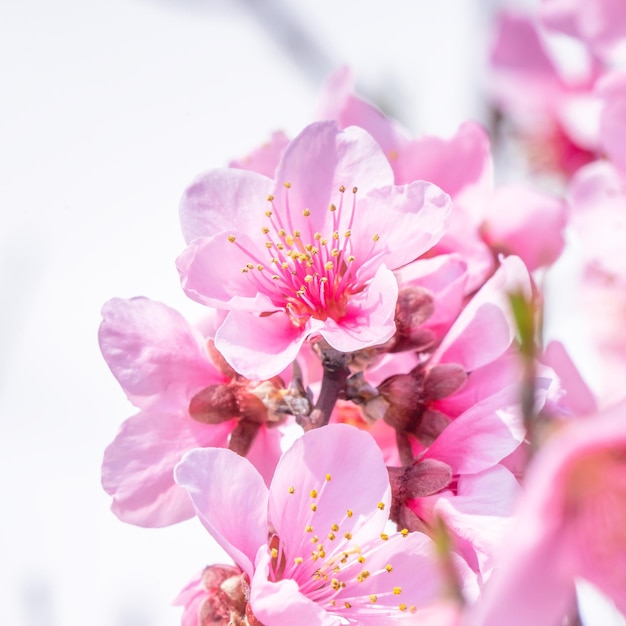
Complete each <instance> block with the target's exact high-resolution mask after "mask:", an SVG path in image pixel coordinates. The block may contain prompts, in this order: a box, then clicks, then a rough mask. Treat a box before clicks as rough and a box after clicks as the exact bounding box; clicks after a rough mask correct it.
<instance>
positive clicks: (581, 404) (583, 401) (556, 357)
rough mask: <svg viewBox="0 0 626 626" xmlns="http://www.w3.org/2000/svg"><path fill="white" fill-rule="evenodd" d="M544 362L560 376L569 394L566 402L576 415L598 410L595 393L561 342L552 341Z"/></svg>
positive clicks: (544, 356)
mask: <svg viewBox="0 0 626 626" xmlns="http://www.w3.org/2000/svg"><path fill="white" fill-rule="evenodd" d="M542 361H543V362H544V363H545V364H546V365H549V366H550V367H552V368H553V369H554V371H555V372H556V373H557V374H558V377H559V380H560V382H561V385H562V386H563V388H564V389H565V391H566V394H567V395H566V397H565V399H564V402H565V403H566V405H567V407H568V408H569V409H570V411H571V412H572V413H573V414H574V415H585V414H587V413H591V412H592V411H595V410H596V409H597V404H596V400H595V398H594V396H593V393H592V392H591V390H590V389H589V387H588V386H587V383H586V382H585V381H584V379H583V377H582V376H581V374H580V372H579V371H578V369H577V368H576V366H575V365H574V362H573V361H572V359H571V358H570V356H569V354H568V353H567V351H566V349H565V346H564V345H563V344H562V343H561V342H559V341H551V342H550V343H549V344H548V347H547V348H546V351H545V353H544V355H543V358H542Z"/></svg>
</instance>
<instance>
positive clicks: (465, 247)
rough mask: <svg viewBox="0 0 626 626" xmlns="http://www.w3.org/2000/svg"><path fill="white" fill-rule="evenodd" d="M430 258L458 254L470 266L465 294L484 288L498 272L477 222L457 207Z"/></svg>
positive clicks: (468, 267)
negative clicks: (485, 283)
mask: <svg viewBox="0 0 626 626" xmlns="http://www.w3.org/2000/svg"><path fill="white" fill-rule="evenodd" d="M431 254H438V255H440V254H458V255H460V256H461V257H462V258H463V260H464V261H465V263H467V274H468V275H467V283H466V285H465V294H466V295H469V294H472V293H474V292H475V291H476V290H477V289H479V288H480V287H482V286H483V284H484V282H485V281H486V280H487V278H489V276H491V275H492V274H493V272H494V270H495V268H496V262H495V259H494V255H493V252H492V251H491V250H490V249H489V247H488V246H487V244H486V243H485V242H484V241H483V240H482V237H481V236H480V233H479V231H478V225H477V224H476V223H475V221H474V219H473V218H472V217H470V215H469V214H468V213H467V212H466V211H465V210H464V209H463V208H462V207H459V206H458V205H455V207H454V209H453V212H452V219H451V220H450V225H449V227H448V230H447V231H446V233H445V234H444V236H443V237H442V238H441V241H440V242H439V243H438V244H437V245H436V246H435V247H434V248H433V250H432V251H431Z"/></svg>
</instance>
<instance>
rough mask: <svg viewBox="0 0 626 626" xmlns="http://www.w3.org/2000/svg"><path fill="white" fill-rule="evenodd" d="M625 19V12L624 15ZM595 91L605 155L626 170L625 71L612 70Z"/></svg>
mask: <svg viewBox="0 0 626 626" xmlns="http://www.w3.org/2000/svg"><path fill="white" fill-rule="evenodd" d="M624 19H626V14H625V15H624ZM597 93H598V94H599V96H600V97H601V98H602V99H603V101H604V107H603V109H602V113H601V116H600V140H601V142H602V147H603V148H604V150H605V151H606V154H607V156H608V157H609V159H611V161H613V163H614V164H615V165H616V166H617V167H619V168H620V169H621V170H623V171H624V170H626V72H613V73H612V74H609V75H608V76H606V77H605V78H603V79H602V80H601V81H600V83H599V84H598V87H597Z"/></svg>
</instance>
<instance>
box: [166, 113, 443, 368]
mask: <svg viewBox="0 0 626 626" xmlns="http://www.w3.org/2000/svg"><path fill="white" fill-rule="evenodd" d="M393 182H394V181H393V173H392V171H391V168H390V166H389V164H388V162H387V160H386V158H385V156H384V154H383V153H382V151H381V150H380V148H379V147H378V145H377V144H376V142H375V141H374V139H373V138H372V137H371V136H370V135H368V134H367V133H366V132H365V131H363V130H361V129H359V128H356V127H351V128H348V129H344V130H338V129H337V127H336V125H335V123H334V122H320V123H316V124H312V125H310V126H308V127H307V128H306V129H305V130H304V131H302V133H301V134H300V135H299V136H298V137H296V139H294V140H293V141H292V142H291V143H290V144H289V146H288V147H287V148H286V150H285V152H284V154H283V156H282V159H281V161H280V163H279V165H278V168H277V170H276V177H275V180H271V179H270V178H267V177H265V176H262V175H260V174H257V173H255V172H251V171H246V170H239V169H224V170H212V171H209V172H208V173H206V174H204V175H202V176H200V177H199V178H198V179H197V180H196V181H195V182H194V183H193V184H192V185H191V187H189V189H188V190H187V192H186V193H185V195H184V197H183V200H182V203H181V221H182V226H183V232H184V234H185V237H186V239H187V241H188V242H189V247H188V248H187V249H186V250H185V251H184V252H183V254H182V255H181V256H180V257H179V259H178V268H179V271H180V274H181V279H182V284H183V287H184V289H185V291H186V293H187V294H188V295H189V296H190V297H192V298H194V299H195V300H197V301H199V302H201V303H203V304H207V305H210V306H215V307H217V308H221V309H225V310H228V311H229V313H228V315H227V317H226V319H225V320H224V322H223V324H222V325H221V327H220V328H219V329H218V331H217V333H216V336H215V345H216V347H217V348H218V350H219V351H220V352H221V353H222V354H223V355H224V357H225V358H226V359H227V361H228V362H229V363H230V364H231V365H232V366H233V367H234V368H235V369H236V370H237V371H238V372H239V373H240V374H242V375H244V376H247V377H248V378H253V377H255V378H270V377H271V376H274V375H276V374H277V373H278V372H280V371H281V370H283V369H284V368H285V367H286V366H287V365H288V364H289V363H290V362H291V361H293V359H294V358H295V356H296V355H297V353H298V351H299V349H300V347H301V346H302V344H303V342H304V341H305V340H306V339H307V338H314V337H323V338H324V339H325V340H326V341H327V342H328V343H329V344H330V345H331V346H332V347H333V348H335V349H337V350H340V351H342V352H352V351H355V350H358V349H361V348H365V347H369V346H373V345H377V344H381V343H384V342H385V341H387V340H388V339H389V338H390V337H391V336H392V335H393V332H394V330H395V326H394V322H393V314H394V310H395V305H396V298H397V292H398V286H397V282H396V279H395V277H394V275H393V272H392V270H394V269H396V268H399V267H402V266H403V265H406V264H407V263H409V262H410V261H413V260H414V259H416V258H417V257H419V256H420V255H421V254H423V253H424V252H426V251H427V250H428V249H429V248H431V247H432V246H433V245H434V244H435V243H437V241H438V240H439V239H440V237H441V236H442V234H443V232H444V230H445V227H446V222H447V218H448V214H449V212H450V199H449V197H448V196H447V195H446V194H445V193H443V192H442V191H441V190H440V189H439V188H437V187H436V186H434V185H432V184H430V183H426V182H424V181H416V182H413V183H411V184H408V185H403V186H395V185H394V184H393ZM218 259H219V262H218V261H217V260H218Z"/></svg>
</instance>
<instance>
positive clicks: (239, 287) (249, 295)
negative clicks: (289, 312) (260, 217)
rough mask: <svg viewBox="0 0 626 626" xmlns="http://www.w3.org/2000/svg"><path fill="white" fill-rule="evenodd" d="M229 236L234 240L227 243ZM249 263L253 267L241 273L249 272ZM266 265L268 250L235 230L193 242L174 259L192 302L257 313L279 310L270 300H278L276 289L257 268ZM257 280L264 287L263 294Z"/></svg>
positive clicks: (267, 277) (267, 262) (184, 287)
mask: <svg viewBox="0 0 626 626" xmlns="http://www.w3.org/2000/svg"><path fill="white" fill-rule="evenodd" d="M260 231H261V229H260V228H259V232H260ZM230 236H232V237H235V241H233V242H231V241H229V239H228V237H230ZM249 263H252V264H253V268H251V269H250V271H246V272H242V269H246V270H248V268H247V266H248V264H249ZM265 264H269V260H268V259H267V251H266V250H265V249H264V248H263V249H261V248H258V247H257V246H256V244H255V242H254V241H253V240H252V239H251V238H250V237H248V235H246V234H245V233H241V232H238V231H228V232H222V233H221V234H219V235H217V236H215V237H204V238H201V239H196V240H195V241H194V242H193V243H191V244H190V245H189V246H188V248H187V249H186V250H184V251H183V253H182V254H181V255H180V256H179V257H178V259H176V265H177V267H178V272H179V274H180V278H181V283H182V286H183V289H184V290H185V293H186V294H187V295H188V296H189V297H190V298H192V299H193V300H196V301H197V302H200V303H201V304H206V305H208V306H216V307H218V308H237V309H239V310H243V311H259V312H263V311H275V310H276V309H277V308H280V305H279V304H277V303H274V302H273V301H272V298H275V299H276V298H278V297H279V295H280V293H279V290H278V289H277V288H276V287H275V286H274V285H272V284H271V279H270V278H269V276H266V275H265V274H262V272H261V271H259V270H258V269H257V267H256V265H263V266H264V265H265ZM259 281H260V282H261V283H262V284H264V285H265V286H266V287H265V289H263V291H262V287H259ZM267 281H269V286H267V285H268V283H267Z"/></svg>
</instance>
